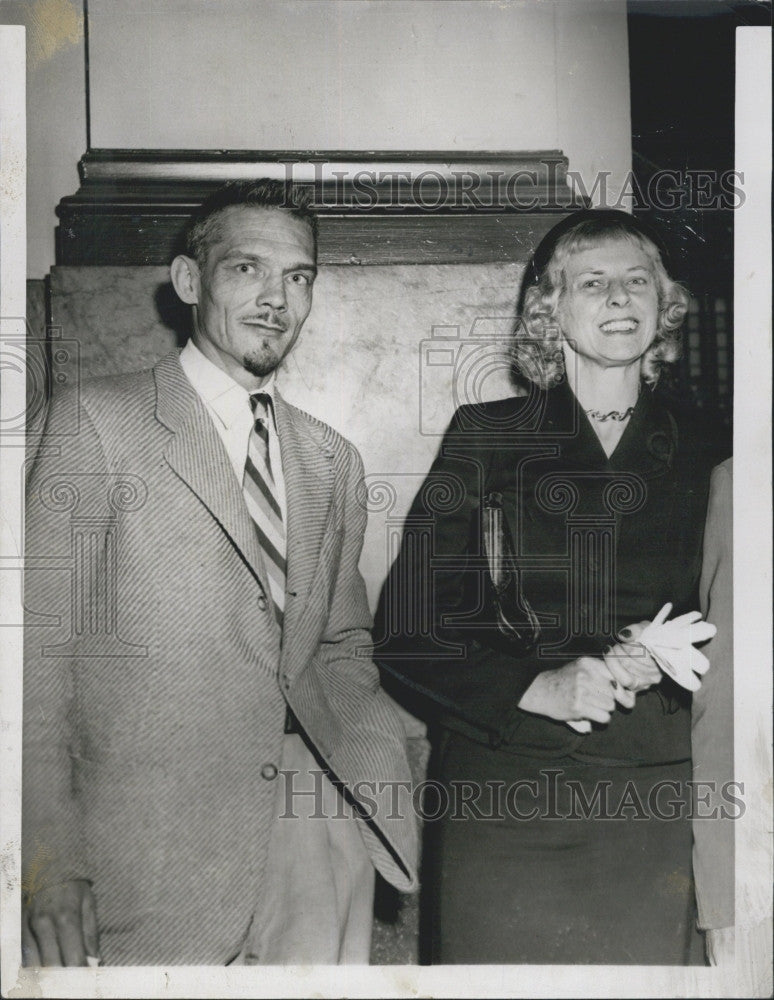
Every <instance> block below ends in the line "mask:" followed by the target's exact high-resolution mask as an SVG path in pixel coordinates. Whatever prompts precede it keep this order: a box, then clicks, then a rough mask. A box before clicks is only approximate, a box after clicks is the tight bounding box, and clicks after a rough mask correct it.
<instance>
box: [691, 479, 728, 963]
mask: <svg viewBox="0 0 774 1000" xmlns="http://www.w3.org/2000/svg"><path fill="white" fill-rule="evenodd" d="M732 503H733V487H732V472H731V462H730V461H727V462H723V463H722V464H721V465H719V466H718V467H717V468H716V469H714V470H713V473H712V480H711V486H710V499H709V507H708V511H707V523H706V528H705V533H704V558H703V563H702V574H701V587H700V592H701V610H702V612H703V613H704V616H705V617H706V618H707V620H708V621H711V622H712V623H713V624H714V625H716V626H717V634H716V635H715V637H714V639H712V640H710V642H709V643H708V644H707V645H706V646H705V647H704V653H705V655H706V656H707V657H708V658H709V661H710V669H709V670H708V671H707V673H706V675H705V676H704V678H703V680H702V686H701V688H700V689H699V690H698V691H697V692H696V693H695V694H694V696H693V713H692V732H691V742H692V754H693V777H694V781H696V782H701V783H702V784H701V785H697V794H699V795H700V797H701V799H703V802H702V803H701V805H700V804H699V803H698V802H697V807H696V818H695V819H694V821H693V839H694V848H693V868H694V879H695V882H696V902H697V909H698V926H699V928H700V929H701V930H703V931H704V933H705V938H706V948H707V958H708V960H709V961H710V963H711V964H712V965H725V964H727V963H733V961H734V927H733V925H734V824H733V820H732V819H731V818H721V817H722V815H723V812H724V811H726V810H727V808H728V803H727V801H726V800H725V799H724V797H723V794H722V790H723V789H724V788H725V787H727V784H728V782H730V781H732V780H733V765H734V730H733V725H734V683H733V541H732V527H733V523H732V522H733V518H732ZM713 810H714V811H716V812H717V815H716V817H715V818H700V816H701V817H707V816H709V815H711V814H712V812H713Z"/></svg>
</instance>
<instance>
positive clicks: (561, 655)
mask: <svg viewBox="0 0 774 1000" xmlns="http://www.w3.org/2000/svg"><path fill="white" fill-rule="evenodd" d="M534 264H535V269H536V270H535V281H534V282H533V284H532V285H531V286H530V287H529V288H528V289H527V291H526V294H525V296H524V304H525V308H524V315H523V322H522V323H520V324H519V327H518V330H517V333H516V341H515V362H516V365H517V367H518V368H519V369H520V371H521V373H522V375H523V376H525V377H526V379H528V380H529V385H530V391H529V393H528V395H527V396H526V397H520V398H512V399H505V400H499V401H497V402H493V403H485V404H477V405H472V406H463V407H461V408H460V409H459V410H458V411H457V413H456V414H455V416H454V418H453V420H452V423H451V426H450V428H449V430H448V432H447V435H446V437H445V439H444V442H443V444H442V446H441V450H440V453H439V455H438V458H437V459H436V461H435V463H434V465H433V467H432V469H431V471H430V473H429V475H428V478H427V480H426V482H425V484H424V486H423V488H422V490H421V491H420V493H419V495H418V497H417V499H416V500H415V503H414V506H413V508H412V511H411V512H410V514H409V518H408V520H407V522H406V532H405V537H404V542H403V546H402V549H401V553H400V555H399V557H398V559H397V561H396V563H395V565H394V567H393V569H392V572H391V575H390V577H389V579H388V583H387V584H386V586H385V590H384V593H383V597H382V602H381V605H380V612H379V616H378V621H377V630H376V636H377V644H376V656H377V659H379V661H380V662H381V664H382V666H383V668H384V671H385V676H386V678H387V677H390V678H392V680H393V684H392V685H391V689H392V690H395V683H394V680H395V679H396V678H397V680H398V681H399V687H402V689H403V691H404V692H410V693H413V695H415V696H419V699H420V702H421V701H423V700H424V701H425V702H426V703H427V704H429V705H430V706H431V707H433V708H434V709H435V713H434V716H433V718H434V719H435V721H436V722H437V723H438V725H439V735H438V739H437V741H435V743H434V764H433V771H432V773H431V777H433V778H435V779H436V780H437V782H438V785H437V795H436V797H435V800H434V802H433V803H432V804H427V805H426V807H425V812H426V815H432V816H436V817H437V818H436V819H435V820H434V821H432V822H428V829H427V834H428V838H427V844H426V850H425V874H424V884H425V892H426V896H428V897H429V904H430V911H429V914H426V918H427V917H429V926H431V927H432V943H431V960H432V961H434V962H460V963H473V962H490V963H517V962H525V963H552V964H566V963H584V962H587V963H592V962H597V963H609V964H620V963H632V964H646V963H652V964H680V963H687V962H690V961H694V960H700V959H699V956H700V954H701V941H700V938H699V936H698V934H697V933H696V931H695V928H694V918H693V885H692V881H691V828H690V812H689V802H690V787H689V786H688V785H687V784H686V782H688V781H689V779H690V778H691V763H690V756H691V749H690V696H689V695H687V693H686V692H685V691H683V690H682V689H681V688H678V687H677V686H676V685H674V684H673V683H672V682H671V681H670V680H669V678H666V677H663V676H662V674H661V672H660V670H659V669H658V667H657V666H656V664H655V663H654V662H653V660H652V659H651V658H650V657H649V656H648V655H647V654H646V653H645V651H644V649H643V648H642V647H641V646H638V645H637V644H636V642H634V640H636V638H637V636H638V635H639V632H640V631H641V630H642V628H643V627H644V625H645V624H646V623H647V622H649V621H651V620H652V619H653V618H654V617H655V616H656V615H657V613H658V612H659V610H660V609H661V608H662V606H663V605H664V604H665V603H666V602H671V603H672V604H673V614H674V615H678V614H681V613H683V612H686V611H692V610H695V609H696V608H697V607H698V598H697V584H698V579H699V572H700V563H701V537H702V526H703V523H704V515H705V509H706V502H707V489H708V479H709V468H710V463H709V461H708V460H707V459H705V457H704V454H703V450H702V448H701V447H700V445H699V442H698V440H697V439H696V437H695V436H694V435H693V433H692V432H691V430H690V428H689V426H688V424H687V423H686V421H685V420H684V419H683V418H681V417H680V416H679V415H678V414H676V413H674V412H672V409H671V408H670V407H669V406H668V405H667V404H666V402H665V401H664V400H663V399H662V398H661V397H660V396H659V394H658V393H657V392H656V391H654V390H655V383H656V381H657V379H658V375H659V372H660V369H661V367H662V365H664V364H665V363H667V362H669V361H673V360H674V359H675V358H676V357H677V356H678V353H679V340H678V328H679V326H680V324H681V323H682V321H683V319H684V317H685V315H686V312H687V308H688V301H689V297H688V294H687V293H686V292H685V290H684V289H683V288H681V287H680V286H679V285H677V284H676V283H675V282H674V281H672V280H671V279H670V278H669V276H668V274H667V273H666V270H665V267H664V264H663V261H662V255H661V252H660V250H659V247H658V245H657V243H656V241H655V239H654V237H653V236H652V235H651V234H650V233H649V231H648V230H646V229H645V228H644V227H643V226H642V225H641V224H640V223H639V222H638V221H637V220H635V219H634V218H632V217H630V216H628V215H627V214H625V213H622V212H616V211H593V210H592V211H584V212H580V213H576V214H575V215H573V216H571V217H570V218H569V219H568V220H565V221H564V222H563V223H561V224H560V225H559V226H557V227H555V229H554V230H553V231H552V232H551V233H550V234H549V236H548V237H547V238H546V239H545V240H544V241H543V243H542V244H541V246H540V247H539V248H538V251H537V252H536V254H535V258H534ZM492 510H495V511H497V510H501V516H502V519H503V522H504V524H505V525H506V529H507V530H506V531H505V533H504V534H503V538H504V539H505V543H507V540H508V533H507V532H508V531H510V535H511V537H512V545H513V548H514V553H515V563H511V565H512V566H513V565H515V566H518V570H519V571H518V573H517V574H516V575H515V576H514V577H513V578H512V586H511V588H510V590H506V591H505V592H504V593H503V594H502V595H501V597H500V600H499V606H495V602H494V600H493V594H494V590H493V587H492V585H491V576H492V573H491V572H490V569H492V572H494V569H493V568H492V567H491V565H490V560H489V558H488V556H487V547H485V545H484V537H485V534H486V530H485V529H486V524H487V523H489V521H488V519H489V518H490V515H491V511H492ZM422 533H424V535H422ZM420 536H422V537H424V538H425V543H424V544H420V543H419V541H418V539H419V537H420ZM491 546H492V542H491V535H490V536H489V552H490V553H491ZM423 551H424V552H427V553H429V555H428V557H427V559H424V560H423V559H421V558H419V557H418V553H421V552H423ZM428 609H431V611H428ZM532 612H534V614H533V613H532ZM423 616H425V617H426V618H427V627H424V628H423V627H422V621H423ZM498 616H499V617H498ZM503 617H505V618H506V619H511V625H513V626H515V627H514V628H512V629H510V635H506V634H504V633H508V632H509V629H508V628H507V627H506V628H502V627H501V626H502V618H503ZM498 621H499V623H500V624H499V625H498ZM380 636H381V639H380V638H379V637H380ZM404 700H405V699H404ZM412 705H413V707H414V708H415V710H416V706H417V701H416V698H415V699H414V701H413V702H412ZM579 730H580V731H579ZM584 730H590V731H588V732H586V731H584ZM426 902H428V899H426Z"/></svg>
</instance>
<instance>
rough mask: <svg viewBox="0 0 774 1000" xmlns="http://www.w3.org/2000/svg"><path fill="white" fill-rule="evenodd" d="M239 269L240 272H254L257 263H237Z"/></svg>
mask: <svg viewBox="0 0 774 1000" xmlns="http://www.w3.org/2000/svg"><path fill="white" fill-rule="evenodd" d="M237 271H239V273H240V274H252V273H253V272H254V271H255V264H248V263H247V262H246V261H244V262H243V263H241V264H237Z"/></svg>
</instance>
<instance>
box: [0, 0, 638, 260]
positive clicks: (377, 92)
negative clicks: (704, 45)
mask: <svg viewBox="0 0 774 1000" xmlns="http://www.w3.org/2000/svg"><path fill="white" fill-rule="evenodd" d="M81 15H82V0H22V2H18V0H0V20H3V21H5V22H6V23H21V24H26V25H27V26H28V29H29V30H30V33H31V35H32V34H34V36H35V39H36V40H35V43H34V53H33V50H32V49H31V50H30V52H31V58H30V68H29V80H28V88H29V103H28V107H29V122H30V124H29V162H30V174H29V213H30V214H29V231H30V249H29V268H28V273H29V276H30V277H33V278H35V277H42V276H43V275H44V274H45V273H46V272H47V271H48V268H49V267H50V265H51V264H52V263H53V246H54V242H53V229H54V226H55V224H56V218H55V215H54V209H55V206H56V204H57V203H58V201H59V200H60V198H61V197H62V196H63V195H65V194H71V193H73V192H74V191H75V190H76V188H77V186H78V178H77V171H76V165H77V161H78V158H79V157H80V156H81V155H82V153H83V152H84V150H85V148H86V138H85V137H86V119H85V103H86V102H85V92H84V82H83V80H84V77H83V59H84V56H83V33H82V26H79V25H78V18H79V17H80V16H81ZM89 33H90V72H91V88H90V97H91V138H92V145H93V146H94V147H129V148H151V149H152V148H179V149H182V148H193V149H197V148H215V149H218V148H231V149H261V148H263V149H283V148H284V149H295V150H303V149H335V148H339V149H352V150H368V149H382V150H404V149H406V150H410V149H426V150H452V151H463V150H471V151H473V150H478V151H487V150H509V149H511V150H527V149H540V148H559V149H563V150H564V152H565V153H566V154H567V155H568V157H569V159H570V167H571V169H573V170H577V171H578V172H579V173H580V174H581V175H582V177H583V179H584V182H585V183H586V186H587V188H588V189H589V190H591V188H592V187H593V183H594V177H595V176H596V173H597V171H599V170H607V171H610V173H611V175H612V178H613V183H612V188H613V189H615V188H616V186H617V184H619V183H620V181H621V179H622V178H623V177H624V176H625V174H626V173H627V171H628V170H629V168H630V163H631V126H630V118H629V77H628V50H627V30H626V11H625V3H624V0H497V2H490V0H422V2H417V0H91V2H90V4H89Z"/></svg>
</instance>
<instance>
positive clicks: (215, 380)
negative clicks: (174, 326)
mask: <svg viewBox="0 0 774 1000" xmlns="http://www.w3.org/2000/svg"><path fill="white" fill-rule="evenodd" d="M180 364H181V366H182V369H183V371H184V372H185V375H186V378H187V379H188V381H189V382H190V383H191V385H192V386H193V387H194V389H195V390H196V392H197V393H198V395H199V398H200V399H201V401H202V402H203V403H204V405H205V407H206V408H207V412H208V413H209V415H210V417H211V418H212V422H213V424H214V425H215V429H216V430H217V432H218V434H219V435H220V439H221V441H222V442H223V446H224V448H225V449H226V453H227V454H228V457H229V460H230V462H231V465H232V467H233V469H234V473H235V475H236V477H237V480H238V482H239V486H240V489H241V487H242V479H243V477H244V472H245V462H246V461H247V445H248V441H249V439H250V432H251V431H252V429H253V412H252V409H251V407H250V393H249V392H248V391H247V390H246V389H243V388H242V386H241V385H239V384H238V383H237V382H235V381H234V380H233V378H231V376H230V375H227V374H226V372H224V371H223V369H222V368H218V366H217V365H216V364H214V363H213V362H212V361H210V359H209V358H207V357H205V356H204V354H202V352H201V351H200V350H199V348H198V347H197V346H196V344H194V342H193V340H189V341H188V343H187V344H186V345H185V347H184V348H183V350H182V351H181V352H180ZM256 391H258V392H265V393H266V394H267V395H268V396H270V397H271V400H272V405H271V407H269V410H270V413H271V426H270V428H269V461H270V462H271V474H272V476H273V477H274V486H275V491H276V492H275V495H276V498H277V502H278V503H279V506H280V510H281V511H282V520H283V521H285V522H286V521H287V517H286V514H287V507H286V501H285V479H284V477H283V475H282V453H281V449H280V442H279V435H278V433H277V416H276V408H275V405H274V391H275V378H274V375H273V374H272V375H271V376H270V377H269V379H268V380H267V382H266V383H265V384H264V385H263V386H261V388H260V389H259V390H256Z"/></svg>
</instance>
